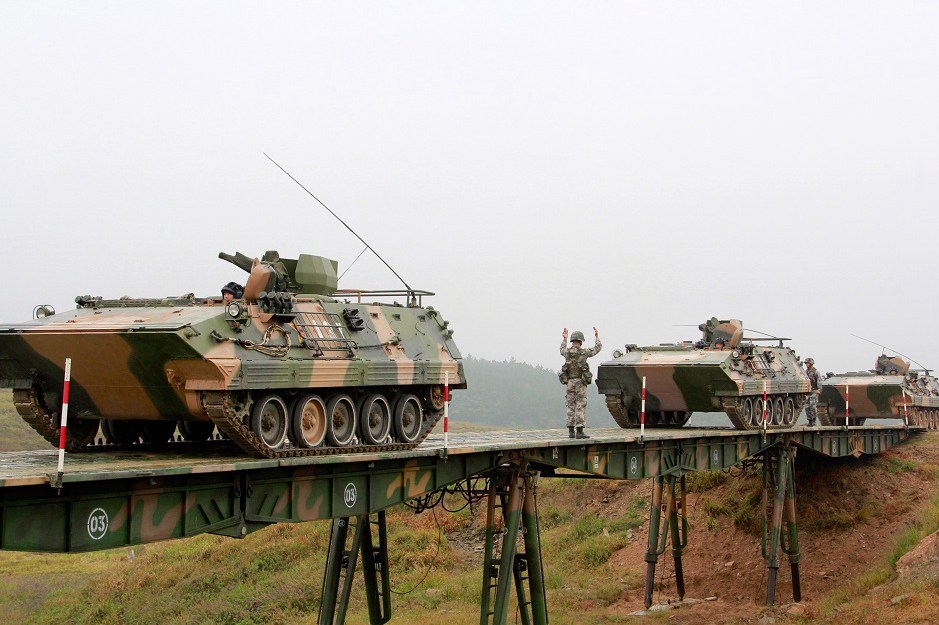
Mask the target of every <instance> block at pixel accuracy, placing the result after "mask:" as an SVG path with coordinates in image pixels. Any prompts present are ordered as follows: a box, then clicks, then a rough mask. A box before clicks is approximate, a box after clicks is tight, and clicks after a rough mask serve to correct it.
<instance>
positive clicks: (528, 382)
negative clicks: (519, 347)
mask: <svg viewBox="0 0 939 625" xmlns="http://www.w3.org/2000/svg"><path fill="white" fill-rule="evenodd" d="M559 360H560V357H559ZM560 366H561V363H560V362H559V363H558V368H559V369H560ZM463 368H464V371H465V373H466V379H467V380H468V381H469V387H468V388H467V390H465V391H454V392H453V402H452V403H451V405H450V418H451V419H453V420H454V422H459V421H466V422H469V423H480V424H486V425H498V426H502V427H510V428H518V429H538V428H558V427H564V425H565V421H566V416H565V411H564V387H563V386H562V385H561V383H560V382H559V381H558V376H557V372H555V371H552V370H550V369H546V368H545V367H536V366H534V365H529V364H527V363H524V362H518V361H516V360H514V359H512V360H504V361H502V362H499V361H496V360H486V359H484V358H475V357H473V356H467V357H466V358H465V359H464V361H463ZM592 368H593V370H594V371H596V369H595V367H592ZM587 425H588V426H590V425H595V426H597V427H610V426H612V425H613V420H612V419H611V418H610V416H609V414H608V413H607V411H606V406H605V405H604V402H603V400H601V399H600V396H599V394H598V393H597V388H596V386H591V387H590V388H589V390H588V391H587Z"/></svg>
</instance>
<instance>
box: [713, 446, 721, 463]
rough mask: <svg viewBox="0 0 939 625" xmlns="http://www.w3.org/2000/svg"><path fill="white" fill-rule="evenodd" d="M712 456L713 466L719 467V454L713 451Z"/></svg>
mask: <svg viewBox="0 0 939 625" xmlns="http://www.w3.org/2000/svg"><path fill="white" fill-rule="evenodd" d="M713 456H714V466H717V465H719V464H720V463H721V457H720V454H718V453H717V450H716V449H715V450H714V454H713Z"/></svg>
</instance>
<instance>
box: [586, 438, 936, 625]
mask: <svg viewBox="0 0 939 625" xmlns="http://www.w3.org/2000/svg"><path fill="white" fill-rule="evenodd" d="M796 465H797V468H796V491H797V501H798V507H797V515H798V522H799V529H800V533H799V540H800V551H801V556H802V560H801V563H800V571H801V579H802V597H803V601H802V604H801V605H799V606H793V605H792V604H791V602H792V585H791V574H790V566H789V562H788V559H787V558H786V557H785V556H783V557H782V559H781V563H780V569H779V577H778V584H777V592H776V602H777V607H776V608H774V609H768V608H767V607H766V606H765V600H766V584H767V569H766V562H765V561H764V560H763V558H762V555H761V552H760V536H759V532H760V526H759V515H760V509H761V507H760V506H761V504H760V501H759V499H758V498H757V497H758V495H759V494H760V493H761V483H760V479H759V475H757V474H751V475H746V474H740V473H739V472H736V473H735V474H731V475H730V476H728V478H727V479H726V481H724V482H723V483H721V484H718V485H717V486H715V487H713V488H710V489H708V490H705V491H703V492H700V493H689V497H688V509H689V521H690V523H691V531H690V533H689V541H688V546H687V548H686V549H685V551H684V556H683V564H684V567H683V568H684V573H685V575H684V577H685V586H686V598H694V599H705V598H713V599H712V600H709V601H706V602H702V603H698V604H695V605H690V606H689V605H686V606H682V607H681V608H680V609H676V610H673V611H669V618H668V621H669V622H670V623H682V624H688V625H695V624H698V623H700V624H705V623H732V622H738V621H739V622H756V621H759V620H760V619H764V622H766V623H769V622H775V620H774V619H778V618H779V617H781V616H782V617H794V618H805V619H812V618H813V617H814V616H817V615H818V611H819V606H820V605H821V604H822V603H823V602H824V600H825V599H826V598H827V597H829V596H830V595H831V594H832V593H833V592H835V591H837V590H838V589H839V588H840V587H841V588H844V587H848V586H851V585H853V584H854V581H855V580H856V579H857V578H858V577H860V576H863V575H864V574H865V573H867V572H869V571H870V570H871V568H872V567H873V566H875V564H879V563H882V562H884V561H886V560H887V559H888V558H889V555H890V553H891V552H892V551H893V550H894V548H895V545H896V543H897V539H898V536H900V535H901V534H902V533H903V532H905V531H906V530H907V529H908V528H909V527H910V524H911V520H912V519H914V518H916V517H917V515H918V514H919V513H920V512H921V511H922V509H924V508H925V507H926V506H927V505H928V504H929V501H930V500H931V499H933V498H934V497H935V496H936V495H937V493H939V483H937V480H936V471H935V468H936V467H939V435H936V434H932V433H930V434H923V435H921V436H919V437H917V438H916V439H914V440H912V441H909V442H907V443H906V444H903V445H900V446H898V447H897V448H894V449H891V450H889V451H888V452H887V453H885V454H883V455H881V456H880V457H876V458H866V457H865V458H861V459H857V460H855V459H853V458H851V459H846V460H836V461H830V460H829V461H826V460H815V459H813V458H811V457H810V456H809V454H805V453H803V454H801V455H800V456H799V457H798V458H797V460H796ZM645 482H647V481H644V482H643V483H632V482H629V483H624V482H619V483H612V484H610V485H609V486H608V487H607V488H605V489H603V490H602V491H601V492H599V493H595V494H594V496H593V497H592V498H591V500H589V501H584V502H583V505H584V507H585V508H586V509H589V510H594V511H596V512H597V514H601V515H603V514H617V513H618V510H617V509H618V508H622V507H623V506H624V505H625V504H624V502H627V501H629V500H630V499H631V496H635V495H640V494H641V495H648V493H647V492H646V491H647V490H648V489H649V484H647V483H645ZM748 498H749V499H748ZM754 500H755V501H754ZM748 501H749V505H750V506H751V507H752V510H746V509H745V508H746V507H747V506H748V504H747V502H748ZM735 515H736V516H735ZM647 530H648V527H647V525H643V526H642V527H641V528H639V529H637V531H636V532H635V537H634V538H633V540H632V541H631V542H630V543H629V544H628V545H627V546H625V547H624V548H622V549H620V550H619V551H617V552H616V553H615V554H613V556H612V558H611V560H610V564H611V566H612V567H614V568H615V569H618V570H621V571H622V572H623V576H624V577H626V576H628V575H633V576H635V575H639V576H644V567H645V563H644V556H645V551H646V540H647ZM932 540H933V541H935V538H933V539H932ZM921 550H922V549H921ZM933 551H935V548H934V549H933ZM925 553H927V555H924V556H920V558H921V559H922V560H923V561H925V562H926V563H927V565H928V566H932V567H933V568H936V569H939V564H936V558H933V555H930V554H933V552H932V551H929V550H928V549H927V550H926V551H925ZM931 558H932V559H931ZM901 564H904V562H903V561H901ZM915 564H916V562H915V561H913V563H912V564H910V565H915ZM641 578H642V577H641ZM674 581H675V580H674V565H673V562H672V558H671V551H670V547H669V549H668V550H666V554H665V555H664V556H661V557H660V558H659V564H658V570H657V572H656V587H655V588H656V590H655V594H654V602H656V603H668V602H670V601H676V600H677V598H678V596H677V592H676V590H675V583H674ZM642 608H643V590H642V588H641V587H639V588H635V589H631V590H629V591H628V592H626V593H624V594H623V595H622V596H621V598H620V600H619V601H617V602H616V603H615V604H614V605H612V606H610V607H609V610H611V611H615V612H618V613H620V614H629V613H632V612H634V611H637V610H641V609H642ZM936 622H939V615H937V621H936Z"/></svg>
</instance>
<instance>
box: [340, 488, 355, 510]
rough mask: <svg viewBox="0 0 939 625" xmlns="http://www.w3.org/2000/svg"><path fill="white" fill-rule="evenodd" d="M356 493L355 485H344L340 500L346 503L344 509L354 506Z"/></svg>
mask: <svg viewBox="0 0 939 625" xmlns="http://www.w3.org/2000/svg"><path fill="white" fill-rule="evenodd" d="M357 496H358V493H356V491H355V484H353V483H352V482H349V483H348V484H346V490H345V491H344V492H343V493H342V499H343V501H345V502H346V507H347V508H351V507H352V506H354V505H355V499H356V497H357Z"/></svg>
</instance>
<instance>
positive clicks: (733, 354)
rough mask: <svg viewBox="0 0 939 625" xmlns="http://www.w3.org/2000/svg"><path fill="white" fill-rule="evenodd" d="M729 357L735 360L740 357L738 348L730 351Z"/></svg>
mask: <svg viewBox="0 0 939 625" xmlns="http://www.w3.org/2000/svg"><path fill="white" fill-rule="evenodd" d="M730 357H731V358H733V359H734V360H737V359H738V358H740V350H739V349H735V350H734V351H732V352H730Z"/></svg>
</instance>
